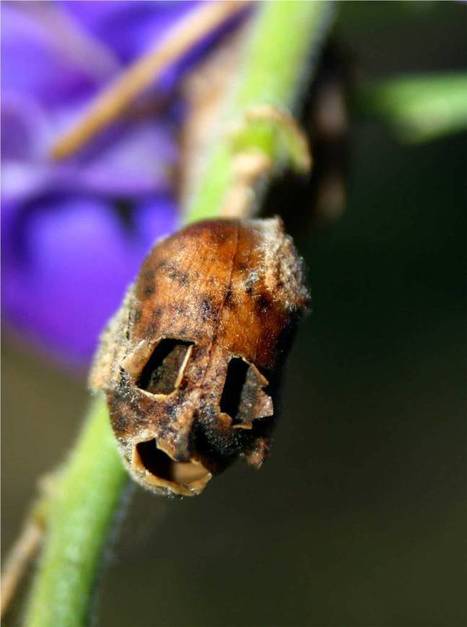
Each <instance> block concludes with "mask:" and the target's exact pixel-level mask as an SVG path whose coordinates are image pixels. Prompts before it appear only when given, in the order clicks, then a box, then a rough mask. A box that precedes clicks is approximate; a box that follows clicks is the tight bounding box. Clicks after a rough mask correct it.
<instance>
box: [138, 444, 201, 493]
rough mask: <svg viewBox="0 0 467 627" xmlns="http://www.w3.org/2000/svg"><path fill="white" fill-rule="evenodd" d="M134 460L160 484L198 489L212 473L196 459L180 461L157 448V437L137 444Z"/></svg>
mask: <svg viewBox="0 0 467 627" xmlns="http://www.w3.org/2000/svg"><path fill="white" fill-rule="evenodd" d="M134 462H135V465H136V466H137V468H138V467H139V468H140V469H144V470H146V471H147V472H149V473H150V474H151V475H152V476H153V478H154V480H155V482H157V483H158V484H159V485H161V486H163V485H173V486H179V487H180V486H181V487H185V488H187V489H192V490H196V489H197V488H199V487H200V486H204V484H205V483H206V482H207V481H209V479H210V478H211V473H210V472H209V471H208V470H207V469H206V468H205V467H204V466H203V465H202V464H200V463H198V462H196V461H188V462H179V461H175V460H173V459H172V458H171V457H169V456H168V455H167V454H166V453H164V451H161V450H160V449H159V448H157V441H156V439H155V438H152V439H151V440H147V441H145V442H139V443H138V444H137V445H136V449H135V455H134Z"/></svg>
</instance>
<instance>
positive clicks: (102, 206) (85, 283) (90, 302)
mask: <svg viewBox="0 0 467 627" xmlns="http://www.w3.org/2000/svg"><path fill="white" fill-rule="evenodd" d="M148 206H149V205H148V204H145V205H144V206H143V211H142V214H143V219H142V227H143V228H141V229H140V227H139V222H140V216H139V212H140V209H139V207H138V206H136V207H135V208H134V215H133V220H134V222H135V225H136V228H135V229H134V230H131V231H129V230H127V229H126V228H125V224H124V223H122V221H121V219H120V218H119V216H118V214H117V213H116V212H115V211H113V210H112V208H111V207H110V206H109V205H107V204H106V203H104V202H99V201H97V200H95V199H90V198H80V197H76V198H73V199H69V198H67V199H63V200H60V199H57V200H55V201H48V202H47V201H44V202H42V203H41V202H38V203H35V205H34V208H33V210H32V211H31V210H30V211H29V213H27V214H26V215H24V216H23V217H22V218H21V220H20V221H19V223H18V227H19V228H18V230H17V232H14V231H12V229H10V233H9V235H10V237H11V239H10V241H9V242H8V245H7V250H6V251H4V253H6V254H5V258H4V260H3V267H2V274H3V281H2V291H3V307H4V311H5V314H6V316H7V317H8V318H9V319H10V320H11V321H13V322H14V323H15V325H16V326H17V327H18V328H19V329H20V330H23V331H25V332H28V333H29V334H30V335H32V337H34V338H36V339H37V340H40V341H41V342H43V343H44V344H46V345H48V346H49V347H50V348H51V349H52V350H53V351H55V352H57V353H59V354H60V355H61V357H62V358H63V359H64V360H66V361H68V362H76V361H78V362H79V361H81V360H83V359H85V360H87V359H89V358H90V357H91V355H92V353H93V351H94V349H95V346H96V341H97V338H98V335H99V333H100V331H101V330H102V328H103V326H104V324H105V322H106V321H107V319H108V318H109V316H110V315H111V314H112V313H113V311H114V310H115V309H116V308H117V307H118V305H119V302H120V301H121V298H122V296H123V293H124V291H125V289H126V286H127V285H128V284H129V283H130V282H131V281H132V279H133V277H134V275H135V274H136V272H137V269H138V266H139V264H140V263H141V261H142V259H143V257H144V254H145V252H146V250H147V248H148V247H149V245H150V243H151V242H152V241H153V240H154V239H156V238H157V237H160V236H161V235H163V234H166V233H168V232H169V231H171V230H172V229H173V228H174V221H175V210H174V209H175V207H174V205H173V203H171V202H170V201H169V200H168V199H165V200H163V201H162V202H159V203H157V204H155V203H154V204H152V206H151V211H152V213H153V218H152V219H151V221H150V222H149V223H148V220H147V208H148ZM148 226H149V227H150V229H151V231H149V229H148V228H147V227H148ZM140 231H142V232H140ZM12 248H14V250H12Z"/></svg>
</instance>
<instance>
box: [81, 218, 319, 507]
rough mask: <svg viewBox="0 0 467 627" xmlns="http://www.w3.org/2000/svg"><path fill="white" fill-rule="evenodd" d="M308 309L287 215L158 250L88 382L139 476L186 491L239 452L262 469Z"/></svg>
mask: <svg viewBox="0 0 467 627" xmlns="http://www.w3.org/2000/svg"><path fill="white" fill-rule="evenodd" d="M307 303H308V292H307V290H306V287H305V286H304V283H303V273H302V264H301V261H300V259H299V258H298V256H297V253H296V251H295V248H294V245H293V243H292V240H291V238H290V237H289V236H287V235H286V234H285V233H284V230H283V226H282V222H281V221H280V220H279V219H278V218H272V219H268V220H245V221H241V220H226V219H224V220H212V221H206V222H199V223H196V224H193V225H191V226H188V227H186V228H184V229H182V230H181V231H179V232H177V233H175V234H174V235H173V236H171V237H168V238H166V239H164V240H162V241H160V242H159V243H157V244H156V246H155V247H154V248H153V249H152V251H151V252H150V253H149V255H148V257H147V258H146V260H145V262H144V264H143V266H142V268H141V271H140V273H139V275H138V277H137V279H136V282H135V283H134V285H132V286H131V287H130V289H129V291H128V294H127V296H126V299H125V302H124V304H123V305H122V307H121V309H120V310H119V311H118V313H117V314H116V315H115V317H114V318H113V320H112V321H111V322H110V324H109V326H108V328H107V329H106V331H105V332H104V335H103V337H102V343H101V347H100V349H99V351H98V354H97V357H96V360H95V363H94V366H93V369H92V371H91V379H90V383H91V387H92V388H94V389H96V390H102V391H104V392H105V393H106V395H107V399H108V405H109V411H110V417H111V422H112V427H113V430H114V432H115V435H116V437H117V440H118V443H119V447H120V451H121V453H122V456H123V458H124V460H125V463H126V465H127V466H128V468H129V470H130V472H131V474H132V476H133V477H134V478H135V479H136V481H138V482H139V483H141V484H142V485H143V486H145V487H147V488H149V489H151V490H153V491H155V492H157V493H162V494H169V493H173V494H178V495H187V496H189V495H194V494H199V493H200V492H202V490H203V489H204V487H205V485H206V484H207V482H208V481H209V480H210V479H211V477H212V476H213V475H214V474H216V473H219V472H221V471H222V470H223V469H224V468H226V467H227V466H228V465H229V464H230V463H232V462H233V461H234V460H235V459H236V458H238V457H239V456H243V457H245V458H246V460H247V462H249V463H250V464H251V465H253V466H255V467H259V466H261V464H262V462H263V461H264V459H265V457H266V455H267V451H268V445H269V439H270V433H271V428H272V425H273V422H274V417H275V406H274V396H275V390H276V389H277V380H278V375H279V372H280V368H281V364H282V363H283V360H284V358H285V355H286V352H287V349H288V346H289V344H290V338H291V332H292V331H293V328H294V326H295V323H296V321H297V319H298V318H299V317H300V315H301V314H302V313H303V311H304V309H305V308H306V306H307Z"/></svg>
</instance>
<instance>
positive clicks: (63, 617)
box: [25, 1, 330, 627]
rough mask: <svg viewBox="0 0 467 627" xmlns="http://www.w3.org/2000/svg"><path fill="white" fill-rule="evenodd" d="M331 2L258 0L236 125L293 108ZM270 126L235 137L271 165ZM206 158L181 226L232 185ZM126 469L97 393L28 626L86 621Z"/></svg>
mask: <svg viewBox="0 0 467 627" xmlns="http://www.w3.org/2000/svg"><path fill="white" fill-rule="evenodd" d="M329 7H330V5H329V4H328V3H322V2H285V1H284V2H283V1H275V2H265V3H261V4H260V5H259V6H258V11H257V14H256V15H255V16H254V18H253V20H252V24H251V29H252V31H251V36H250V41H249V43H248V44H247V49H246V55H245V58H244V61H243V65H242V68H241V72H240V75H239V76H238V84H237V88H236V90H235V91H234V92H233V93H232V94H231V95H230V98H229V102H228V105H227V107H226V112H227V115H228V116H230V118H231V120H233V121H234V122H235V121H239V120H240V121H241V120H242V119H244V118H243V116H244V114H245V111H246V110H248V109H250V108H251V107H254V106H255V105H272V106H275V107H277V108H279V109H281V110H287V109H289V108H290V107H292V106H293V104H294V102H295V101H296V98H297V96H298V93H299V90H300V86H301V78H302V72H303V70H304V65H305V62H306V60H307V59H309V57H310V54H311V53H312V52H316V51H317V47H318V46H319V44H320V42H321V39H322V35H323V29H324V26H325V24H326V22H328V16H329ZM274 134H275V130H274V129H273V128H271V127H268V126H267V125H266V127H264V128H262V129H261V130H260V131H258V128H257V127H256V126H255V125H251V126H248V127H246V128H245V131H244V133H243V136H242V142H244V143H245V145H247V146H252V147H255V148H258V149H259V150H262V151H264V152H265V153H266V154H268V155H269V156H270V157H271V158H272V160H273V161H276V160H279V159H280V158H281V155H280V154H279V153H278V151H277V147H276V145H275V140H274ZM217 141H218V144H219V147H218V149H216V150H215V151H214V153H213V154H212V155H211V158H210V159H209V160H208V162H207V164H206V166H207V167H206V170H205V175H204V177H203V180H202V181H201V185H200V188H199V189H198V190H197V192H196V193H195V195H194V198H193V201H192V203H191V205H190V206H189V207H188V210H187V212H186V213H185V215H184V222H185V223H188V222H194V221H196V220H199V219H201V218H208V217H215V216H217V215H219V213H220V211H221V203H222V199H223V197H224V195H225V193H226V191H227V190H228V188H229V185H230V178H231V170H232V152H231V149H230V144H229V141H228V139H227V137H225V138H223V139H222V140H220V141H219V140H217ZM126 484H127V474H126V471H125V470H124V468H123V466H122V464H121V462H120V458H119V456H118V453H117V449H116V446H115V441H114V438H113V435H112V432H111V428H110V425H109V419H108V413H107V408H106V405H105V401H104V399H103V398H101V397H98V398H96V399H95V400H94V402H93V404H92V407H91V410H90V412H89V415H88V417H87V420H86V423H85V425H84V429H83V431H82V433H81V435H80V436H79V438H78V440H77V442H76V444H75V446H74V449H73V451H72V453H71V455H70V457H69V459H68V461H67V463H66V464H65V466H64V468H63V470H62V473H61V476H60V480H59V485H58V493H57V495H56V496H55V498H54V500H53V503H52V504H51V505H50V511H49V518H48V534H47V538H46V543H45V546H44V550H43V555H42V559H41V561H40V564H39V568H38V572H37V574H36V577H35V581H34V583H33V589H32V593H31V597H30V601H29V605H28V607H27V612H26V617H25V625H26V627H83V625H86V624H87V621H88V617H89V611H90V609H89V608H90V604H91V599H92V594H93V591H94V589H95V585H96V579H97V575H98V572H99V570H100V566H101V563H102V557H103V554H104V551H105V546H106V542H107V539H108V536H109V533H110V531H111V528H112V524H113V521H114V518H115V515H116V512H117V511H118V508H119V503H120V501H121V497H122V494H123V492H124V488H125V486H126Z"/></svg>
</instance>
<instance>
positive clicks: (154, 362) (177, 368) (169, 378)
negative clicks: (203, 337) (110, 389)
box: [136, 338, 193, 394]
mask: <svg viewBox="0 0 467 627" xmlns="http://www.w3.org/2000/svg"><path fill="white" fill-rule="evenodd" d="M192 348H193V342H189V341H186V340H178V339H175V338H163V339H161V340H160V341H159V342H158V343H157V345H156V347H155V348H154V350H153V352H152V354H151V356H150V357H149V359H148V361H147V363H146V365H145V366H144V368H143V370H142V371H141V374H140V376H139V378H138V380H137V382H136V385H137V387H139V388H140V389H141V390H144V391H145V392H149V393H150V394H170V393H171V392H173V391H174V390H175V389H176V388H178V386H179V385H180V383H181V381H182V378H183V374H184V372H185V368H186V366H187V363H188V360H189V358H190V355H191V351H192Z"/></svg>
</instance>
